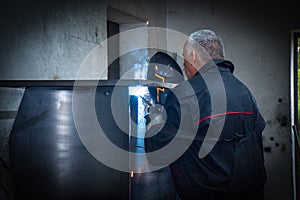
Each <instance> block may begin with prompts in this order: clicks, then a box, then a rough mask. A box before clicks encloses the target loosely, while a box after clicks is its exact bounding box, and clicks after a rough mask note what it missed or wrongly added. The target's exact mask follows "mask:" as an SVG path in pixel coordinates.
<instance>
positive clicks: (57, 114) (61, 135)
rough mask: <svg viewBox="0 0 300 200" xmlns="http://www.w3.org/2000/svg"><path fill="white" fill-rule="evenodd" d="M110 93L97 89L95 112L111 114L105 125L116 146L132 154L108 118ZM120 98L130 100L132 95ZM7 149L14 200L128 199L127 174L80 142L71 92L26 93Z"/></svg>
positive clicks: (34, 89)
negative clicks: (101, 160)
mask: <svg viewBox="0 0 300 200" xmlns="http://www.w3.org/2000/svg"><path fill="white" fill-rule="evenodd" d="M112 89H113V87H98V88H97V94H96V102H100V100H101V102H102V103H97V104H96V110H97V113H108V114H106V117H105V118H103V119H102V120H103V121H102V123H103V124H106V125H107V126H108V128H109V129H110V131H109V132H108V134H111V135H110V137H111V138H113V140H114V142H116V143H118V146H121V147H122V148H123V149H127V150H128V135H126V134H124V133H123V132H122V131H121V130H120V129H119V128H118V126H117V125H116V124H115V123H114V120H113V119H112V115H111V114H109V113H111V108H110V102H111V95H109V94H111V91H112ZM124 90H127V87H124ZM89 92H90V91H88V90H87V93H89ZM124 94H125V93H124ZM126 94H128V93H126ZM119 98H120V101H122V100H124V101H126V99H127V98H128V95H127V96H126V95H124V96H122V95H121V96H120V97H119ZM123 108H124V109H125V110H124V111H122V110H120V112H127V113H128V105H127V104H126V103H125V104H123V107H122V106H120V108H119V109H123ZM86 120H89V119H86ZM126 120H127V121H128V119H125V120H124V121H126ZM9 148H10V159H11V165H12V177H13V193H14V199H15V200H19V199H22V200H23V199H30V200H35V199H38V200H40V199H43V200H48V199H49V200H55V199H66V200H67V199H72V200H76V199H78V200H79V199H80V200H82V199H89V200H93V199H128V198H129V182H130V181H129V175H128V173H124V172H120V171H117V170H114V169H112V168H109V167H107V166H105V165H103V164H102V163H100V162H99V161H97V160H96V159H95V158H94V157H92V155H91V154H90V153H89V152H88V151H87V150H86V148H85V147H84V146H83V144H82V143H81V141H80V139H79V137H78V134H77V131H76V128H75V124H74V119H73V113H72V87H60V88H58V87H31V88H27V89H26V91H25V94H24V97H23V100H22V103H21V105H20V109H19V111H18V114H17V117H16V120H15V123H14V126H13V129H12V132H11V136H10V141H9Z"/></svg>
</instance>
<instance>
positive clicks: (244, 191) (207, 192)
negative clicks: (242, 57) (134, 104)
mask: <svg viewBox="0 0 300 200" xmlns="http://www.w3.org/2000/svg"><path fill="white" fill-rule="evenodd" d="M216 62H217V65H218V69H219V72H220V74H221V77H222V80H223V83H224V87H225V91H226V110H224V112H222V113H214V114H212V109H211V95H210V93H211V92H218V90H220V88H219V86H218V85H216V86H212V88H210V90H208V88H207V86H206V84H205V81H204V79H203V77H202V76H201V75H200V74H199V73H198V74H197V75H195V76H194V77H193V78H191V79H190V80H188V81H187V82H185V83H183V84H181V85H184V84H187V83H188V84H190V85H191V86H192V87H193V89H194V90H195V94H196V96H197V99H198V104H199V110H200V119H199V120H198V121H192V120H193V117H191V118H190V119H185V120H190V121H191V125H192V124H193V125H195V124H197V125H198V126H199V128H198V132H197V135H196V137H195V139H194V141H193V142H192V144H191V146H190V147H189V148H188V149H187V151H186V152H185V153H184V154H183V155H182V156H181V157H180V158H179V159H178V160H177V161H175V162H174V163H173V164H171V169H172V173H173V176H174V178H175V182H176V184H177V188H178V190H179V191H178V192H179V194H180V196H181V197H182V198H183V199H199V198H200V197H201V198H202V199H218V198H219V197H222V198H223V199H224V198H226V195H227V197H228V199H232V198H234V197H236V198H237V199H243V197H242V196H246V197H245V199H246V198H249V196H251V195H255V196H252V197H251V198H252V199H261V198H262V195H261V194H262V191H263V186H264V183H265V180H266V173H265V168H264V158H263V150H262V135H261V133H262V131H263V129H264V127H265V122H264V120H263V118H262V117H261V115H260V114H259V111H258V108H257V106H256V103H255V100H254V98H253V96H252V95H251V93H250V91H249V90H248V88H247V87H246V86H245V85H244V84H243V83H241V82H240V81H239V80H238V79H237V78H235V77H234V76H233V74H232V73H231V72H230V70H229V69H228V68H230V67H233V65H232V64H231V63H230V62H228V61H223V60H218V61H216ZM230 65H232V66H230ZM210 67H211V66H208V65H206V66H205V67H204V68H203V70H202V71H205V70H207V71H206V72H204V73H210V69H209V68H210ZM200 72H201V70H200ZM181 85H179V86H178V88H176V90H182V89H184V86H183V88H181V87H182V86H181ZM175 98H176V97H175V96H174V95H170V97H169V99H168V100H167V102H169V104H168V105H166V110H167V113H168V118H174V116H176V115H179V116H180V115H181V116H183V115H184V116H186V115H185V114H183V113H181V114H180V113H177V114H176V113H173V112H174V110H178V108H177V109H173V108H174V107H178V106H180V104H182V102H184V103H185V104H187V105H188V107H189V109H188V110H189V111H187V112H190V111H192V110H193V108H194V106H195V105H193V103H189V97H188V96H187V97H186V99H184V98H185V97H181V98H182V99H183V100H182V99H181V100H179V101H182V102H181V103H179V102H178V100H177V99H176V100H175ZM183 112H184V111H183ZM191 115H193V114H192V113H191ZM222 118H223V119H224V118H225V123H224V127H223V130H222V132H221V135H220V137H219V138H210V140H215V141H217V142H216V144H215V146H214V147H213V149H212V150H211V152H209V154H208V155H206V156H205V157H204V158H199V156H198V155H199V151H200V148H201V146H202V145H203V140H204V138H205V137H209V135H206V133H207V130H208V127H209V126H212V127H214V124H215V123H220V121H221V119H222ZM177 121H178V122H180V120H178V119H177ZM168 123H174V124H173V125H172V124H168ZM166 125H167V126H176V120H174V119H171V120H168V119H167V124H166ZM177 128H178V127H177ZM162 132H163V130H162ZM247 196H248V197H247Z"/></svg>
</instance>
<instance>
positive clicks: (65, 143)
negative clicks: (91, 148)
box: [55, 91, 72, 184]
mask: <svg viewBox="0 0 300 200" xmlns="http://www.w3.org/2000/svg"><path fill="white" fill-rule="evenodd" d="M70 96H71V93H68V92H66V91H59V92H58V93H57V97H56V98H55V100H56V105H57V106H56V109H57V111H56V112H57V113H58V115H56V121H57V122H56V125H55V128H56V131H55V132H56V133H57V142H56V152H57V161H58V162H57V173H58V174H60V176H59V177H61V179H60V180H61V181H63V179H64V177H65V175H66V173H67V171H68V167H69V157H70V144H69V133H70V130H69V129H70V119H72V117H70V115H71V113H70V108H69V107H68V105H69V104H70V99H71V98H70ZM62 184H63V183H62Z"/></svg>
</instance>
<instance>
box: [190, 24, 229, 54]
mask: <svg viewBox="0 0 300 200" xmlns="http://www.w3.org/2000/svg"><path fill="white" fill-rule="evenodd" d="M189 41H190V43H191V44H192V45H193V44H194V45H193V46H194V47H195V42H196V43H197V45H199V44H200V46H201V47H203V48H204V50H205V51H206V52H207V53H208V54H209V56H210V57H211V58H212V59H223V58H224V56H225V52H224V44H223V41H222V39H221V38H220V37H219V36H217V35H216V33H215V32H214V31H211V30H199V31H196V32H194V33H192V34H191V35H190V37H189ZM196 49H198V50H199V48H196ZM200 51H201V49H200Z"/></svg>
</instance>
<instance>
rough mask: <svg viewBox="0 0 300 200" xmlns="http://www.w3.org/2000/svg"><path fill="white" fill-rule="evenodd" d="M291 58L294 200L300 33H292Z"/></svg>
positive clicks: (299, 163) (299, 166)
mask: <svg viewBox="0 0 300 200" xmlns="http://www.w3.org/2000/svg"><path fill="white" fill-rule="evenodd" d="M291 53H292V56H291V63H292V65H291V70H292V72H293V73H291V77H292V81H291V86H292V87H291V88H292V91H291V94H293V95H292V96H291V100H292V101H291V102H292V103H291V105H292V110H291V113H292V116H291V118H292V137H291V138H292V160H293V189H294V191H293V195H294V199H298V198H299V197H300V194H299V193H300V191H299V184H300V147H299V143H300V141H299V133H300V31H294V32H292V51H291Z"/></svg>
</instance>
